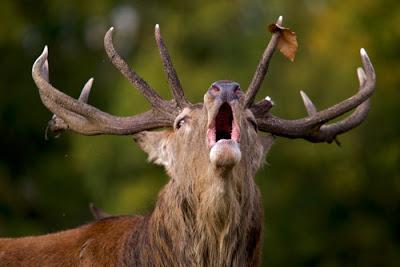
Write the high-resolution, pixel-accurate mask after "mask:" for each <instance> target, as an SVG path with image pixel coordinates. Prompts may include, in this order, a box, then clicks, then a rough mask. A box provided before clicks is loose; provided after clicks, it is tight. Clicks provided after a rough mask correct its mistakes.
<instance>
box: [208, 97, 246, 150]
mask: <svg viewBox="0 0 400 267" xmlns="http://www.w3.org/2000/svg"><path fill="white" fill-rule="evenodd" d="M239 134H240V131H239V127H238V125H237V123H236V120H235V118H234V116H233V111H232V107H231V106H230V105H229V104H228V103H226V102H225V103H223V104H222V105H221V106H220V108H219V110H218V113H217V115H216V116H215V119H214V121H213V123H211V127H210V128H209V129H208V131H207V138H208V144H209V146H210V147H212V146H213V145H215V144H216V143H217V142H218V141H223V140H233V141H235V142H237V143H239V136H240V135H239Z"/></svg>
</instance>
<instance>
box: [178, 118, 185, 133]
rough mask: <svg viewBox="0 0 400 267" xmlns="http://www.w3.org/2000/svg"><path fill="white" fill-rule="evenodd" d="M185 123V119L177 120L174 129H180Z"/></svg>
mask: <svg viewBox="0 0 400 267" xmlns="http://www.w3.org/2000/svg"><path fill="white" fill-rule="evenodd" d="M185 123H186V117H183V118H181V119H179V120H178V121H177V122H176V124H175V129H177V130H178V129H179V128H181V127H182V126H183V125H184V124H185Z"/></svg>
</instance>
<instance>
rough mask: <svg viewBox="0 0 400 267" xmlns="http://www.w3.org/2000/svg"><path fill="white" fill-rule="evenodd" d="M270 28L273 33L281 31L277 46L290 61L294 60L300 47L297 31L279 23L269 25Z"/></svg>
mask: <svg viewBox="0 0 400 267" xmlns="http://www.w3.org/2000/svg"><path fill="white" fill-rule="evenodd" d="M268 30H269V31H270V32H271V33H280V36H279V39H278V44H277V48H278V49H279V51H280V52H281V53H282V54H283V55H284V56H285V57H287V58H288V59H289V60H290V61H294V58H295V56H296V52H297V48H298V44H297V38H296V33H295V32H293V31H291V30H290V29H289V28H285V27H282V26H280V25H277V24H271V25H269V26H268Z"/></svg>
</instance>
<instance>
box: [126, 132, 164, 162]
mask: <svg viewBox="0 0 400 267" xmlns="http://www.w3.org/2000/svg"><path fill="white" fill-rule="evenodd" d="M170 133H171V132H170V131H168V130H164V131H143V132H140V133H137V134H134V135H133V140H134V141H135V142H136V143H137V144H138V145H139V146H140V148H141V149H142V150H143V151H144V152H146V153H147V155H148V156H149V157H148V160H149V161H151V162H154V163H156V164H158V165H163V166H164V167H168V165H169V162H170V159H171V156H170V155H169V150H168V137H169V135H170Z"/></svg>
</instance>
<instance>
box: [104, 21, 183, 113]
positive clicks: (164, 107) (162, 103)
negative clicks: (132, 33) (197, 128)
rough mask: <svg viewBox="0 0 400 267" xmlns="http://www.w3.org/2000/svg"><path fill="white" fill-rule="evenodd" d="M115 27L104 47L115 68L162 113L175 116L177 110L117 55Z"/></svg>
mask: <svg viewBox="0 0 400 267" xmlns="http://www.w3.org/2000/svg"><path fill="white" fill-rule="evenodd" d="M113 32H114V27H111V28H110V29H109V30H108V31H107V33H106V35H105V36H104V47H105V50H106V52H107V55H108V57H109V58H110V61H111V62H112V63H113V64H114V66H115V67H116V68H117V69H118V70H119V71H120V72H121V73H122V75H124V76H125V78H127V79H128V80H129V82H130V83H131V84H132V85H134V86H135V87H136V88H138V89H139V91H140V92H141V93H142V94H143V95H144V96H145V97H146V99H147V100H148V101H149V102H150V104H151V105H152V106H153V107H154V108H155V109H158V110H160V111H162V112H166V113H170V114H171V113H172V114H175V113H176V110H175V109H174V107H173V106H172V105H171V104H170V103H169V102H168V101H166V100H164V99H162V98H161V96H160V95H159V94H158V93H157V92H156V91H155V90H154V89H153V88H151V87H150V86H149V85H148V84H147V82H146V81H145V80H143V79H142V78H141V77H140V76H139V75H138V74H137V73H136V72H135V71H134V70H132V69H131V68H130V67H129V66H128V64H127V63H126V62H125V60H124V59H123V58H122V57H121V56H120V55H119V54H118V53H117V51H116V50H115V48H114V45H113V42H112V37H113Z"/></svg>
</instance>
